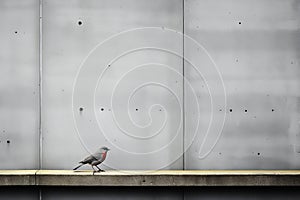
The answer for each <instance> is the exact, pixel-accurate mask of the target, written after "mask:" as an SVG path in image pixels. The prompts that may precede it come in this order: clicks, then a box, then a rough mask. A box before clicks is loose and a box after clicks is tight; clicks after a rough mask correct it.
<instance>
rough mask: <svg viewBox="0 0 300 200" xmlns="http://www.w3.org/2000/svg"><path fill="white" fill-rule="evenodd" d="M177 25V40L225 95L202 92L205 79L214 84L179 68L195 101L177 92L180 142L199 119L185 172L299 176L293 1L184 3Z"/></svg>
mask: <svg viewBox="0 0 300 200" xmlns="http://www.w3.org/2000/svg"><path fill="white" fill-rule="evenodd" d="M184 18H185V23H184V24H185V34H187V35H189V36H191V37H192V38H194V39H195V40H196V41H197V42H199V43H200V44H201V45H202V46H203V47H204V48H205V50H206V51H207V52H208V53H209V55H210V56H211V58H212V60H213V62H214V64H215V65H216V66H217V68H218V70H219V72H220V75H221V78H222V79H223V83H224V86H225V89H226V93H225V95H224V94H223V93H222V90H218V89H215V90H209V89H210V88H211V87H212V86H211V85H208V86H207V85H206V82H205V80H210V79H214V77H213V76H210V74H208V75H207V76H204V77H201V76H198V75H197V73H196V72H195V70H194V69H193V68H192V67H190V66H188V64H186V65H185V73H184V74H185V76H186V78H187V80H188V82H190V83H191V85H192V86H193V88H194V89H195V94H196V95H197V97H198V99H197V100H193V101H192V100H190V98H189V97H190V96H191V95H192V93H191V92H189V91H187V92H185V94H186V96H185V100H186V101H185V105H186V112H185V116H186V125H185V135H186V142H190V140H192V139H193V138H192V137H190V135H191V134H193V131H194V129H195V127H196V124H197V119H198V118H199V119H200V120H199V130H198V134H197V138H196V139H195V140H194V141H193V145H192V146H191V148H190V149H189V151H188V152H187V153H186V155H185V158H186V160H185V161H186V162H185V166H186V169H299V167H300V148H299V147H300V134H299V133H300V124H299V121H300V109H299V108H300V79H299V75H300V66H299V64H300V48H299V47H300V34H299V33H300V31H299V30H300V29H299V28H300V26H299V24H300V1H298V0H287V1H280V0H274V1H269V0H254V1H248V0H226V1H217V0H186V1H185V9H184ZM184 50H185V51H184V52H185V55H186V56H190V57H197V56H198V54H197V51H195V50H194V49H191V48H190V46H188V45H186V46H185V49H184ZM202 51H203V50H202ZM202 64H203V65H204V66H205V65H208V66H209V65H211V63H209V62H204V63H202ZM201 67H202V68H201ZM201 67H200V71H201V70H202V69H204V73H206V71H205V68H203V66H201ZM211 69H212V70H214V68H213V67H211ZM222 79H215V80H216V82H215V83H216V84H220V83H221V82H222V81H220V80H222ZM185 85H186V84H185ZM219 88H221V87H219ZM224 97H225V98H224ZM211 99H213V101H215V100H216V99H217V101H215V102H217V103H214V102H213V104H211V103H212V102H211ZM224 99H226V101H227V102H226V103H227V106H226V107H224V105H225V104H224V105H223V103H224V102H225V101H224ZM218 100H219V102H218ZM221 100H222V101H221ZM196 102H198V103H199V105H200V112H196V111H195V107H196ZM225 114H226V120H225V124H224V126H223V121H222V120H223V118H222V116H225ZM212 116H213V118H211V117H212ZM210 122H212V123H215V124H216V125H215V126H211V127H210ZM216 127H218V128H216ZM209 128H210V129H209Z"/></svg>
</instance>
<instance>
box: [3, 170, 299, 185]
mask: <svg viewBox="0 0 300 200" xmlns="http://www.w3.org/2000/svg"><path fill="white" fill-rule="evenodd" d="M0 185H1V186H5V185H40V186H300V170H281V171H279V170H254V171H253V170H250V171H247V170H195V171H177V170H176V171H172V170H169V171H107V172H101V173H95V174H94V175H93V172H91V171H76V172H74V171H69V170H22V171H19V170H5V171H0Z"/></svg>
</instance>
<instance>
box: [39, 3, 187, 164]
mask: <svg viewBox="0 0 300 200" xmlns="http://www.w3.org/2000/svg"><path fill="white" fill-rule="evenodd" d="M182 17H183V14H182V1H180V0H176V1H174V0H163V1H161V0H157V1H151V2H150V1H147V0H142V1H141V0H129V1H128V0H118V1H109V0H101V1H96V0H88V1H78V0H72V1H62V0H51V1H50V0H45V1H43V103H42V119H43V123H42V127H43V128H42V130H43V159H42V164H43V168H45V169H72V168H73V167H74V166H75V165H76V164H77V162H78V161H80V160H81V159H82V158H84V157H85V156H86V155H87V154H88V153H90V152H92V151H95V149H96V148H99V147H100V146H102V145H106V146H108V147H110V148H111V149H112V150H111V151H110V152H109V154H108V157H107V160H106V161H105V165H107V166H106V167H104V168H113V169H159V168H164V167H166V168H168V169H182V166H183V162H182V161H183V160H182V153H183V150H182V149H183V140H182V137H183V131H182V124H181V122H182V110H181V108H182V98H183V96H182V90H183V84H182V79H183V78H182V58H181V57H180V55H179V56H178V55H174V54H172V53H170V52H168V51H165V50H162V49H157V48H151V47H153V46H155V45H157V46H158V47H160V48H164V49H167V50H170V49H171V50H173V51H175V52H177V53H178V54H182V50H183V46H182V36H181V35H180V34H179V33H178V34H175V36H174V38H172V37H171V38H170V37H167V38H166V37H165V36H163V35H160V34H162V33H164V32H166V31H165V28H164V27H167V28H170V29H174V30H175V31H180V32H182V27H183V24H182ZM142 27H159V28H156V29H155V30H154V31H153V30H149V31H148V29H145V30H144V29H139V30H137V31H136V32H135V31H133V32H129V33H128V34H126V32H125V33H121V32H122V31H127V30H130V29H134V28H142ZM157 30H158V31H157ZM131 33H132V34H131ZM173 33H174V32H173ZM114 34H118V35H115V36H114V37H113V38H110V40H108V42H107V43H104V44H103V45H100V44H101V42H103V41H105V40H106V39H107V38H109V37H111V36H112V35H114ZM173 35H174V34H173ZM97 45H98V46H97ZM105 45H106V46H105ZM141 45H142V46H141ZM143 45H144V46H143ZM159 45H161V46H159ZM157 46H156V47H157ZM95 47H97V48H95ZM103 47H105V48H106V49H103ZM134 48H142V49H138V50H134ZM92 50H93V51H92ZM126 51H130V52H127V53H126ZM124 53H125V54H124ZM121 55H122V56H121ZM117 56H120V57H118V58H116V57H117ZM108 58H110V59H112V58H115V59H112V60H109V62H112V61H114V62H112V63H110V64H109V63H105V61H107V59H108ZM79 69H80V71H79ZM106 69H107V70H106ZM104 70H106V71H105V73H103V74H102V75H103V76H101V73H102V72H104ZM99 77H100V78H99ZM72 95H73V96H72ZM100 127H101V128H100ZM170 141H172V143H171V144H169V142H170ZM86 169H91V168H90V167H87V168H86Z"/></svg>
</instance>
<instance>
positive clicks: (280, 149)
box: [0, 0, 300, 198]
mask: <svg viewBox="0 0 300 200" xmlns="http://www.w3.org/2000/svg"><path fill="white" fill-rule="evenodd" d="M41 2H42V4H40V2H39V1H38V0H23V1H17V0H0V21H1V29H0V44H1V45H0V83H1V84H0V92H1V95H0V159H1V162H0V169H36V168H39V167H41V168H43V169H72V168H73V167H74V166H75V165H76V164H77V162H78V161H79V160H81V159H82V158H84V157H85V156H86V155H87V154H89V153H90V152H92V151H94V150H95V149H96V148H98V147H99V146H102V145H107V146H109V147H110V148H112V151H111V152H110V154H109V156H108V159H107V161H106V162H105V166H104V168H106V169H162V168H165V169H299V167H300V138H299V135H300V131H299V128H300V124H299V121H300V109H299V108H300V100H299V95H300V89H299V86H300V79H299V75H300V66H299V63H300V54H299V52H300V49H299V47H300V45H299V44H300V34H299V30H300V25H299V24H300V23H299V21H300V12H299V11H300V1H299V0H286V1H281V0H254V1H252V0H251V1H250V0H225V1H216V0H184V1H183V0H154V1H146V0H117V1H108V0H101V1H97V0H85V1H80V0H69V1H67V0H43V1H41ZM40 6H41V11H42V12H40ZM145 27H148V28H145ZM149 27H154V28H149ZM136 28H139V29H136ZM133 29H135V30H133ZM128 30H131V31H128ZM124 31H126V32H124ZM181 33H184V34H186V36H183V35H182V34H181ZM112 36H113V37H112ZM109 37H110V39H108V38H109ZM107 39H108V40H107ZM104 41H105V42H104ZM195 41H196V42H195ZM103 42H104V43H103ZM40 78H41V80H40ZM40 84H41V85H40ZM39 86H41V87H39ZM209 195H210V193H209ZM228 195H229V196H230V195H234V194H229V193H228ZM50 196H51V195H50ZM196 196H197V195H196ZM49 198H50V197H49Z"/></svg>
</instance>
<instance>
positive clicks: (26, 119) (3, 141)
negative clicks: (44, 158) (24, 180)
mask: <svg viewBox="0 0 300 200" xmlns="http://www.w3.org/2000/svg"><path fill="white" fill-rule="evenodd" d="M0 23H1V30H0V44H1V45H0V160H1V162H0V169H34V168H37V167H38V152H39V148H38V142H39V140H38V128H39V127H38V124H39V97H38V95H39V86H38V81H39V1H37V0H24V1H18V0H1V1H0Z"/></svg>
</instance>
